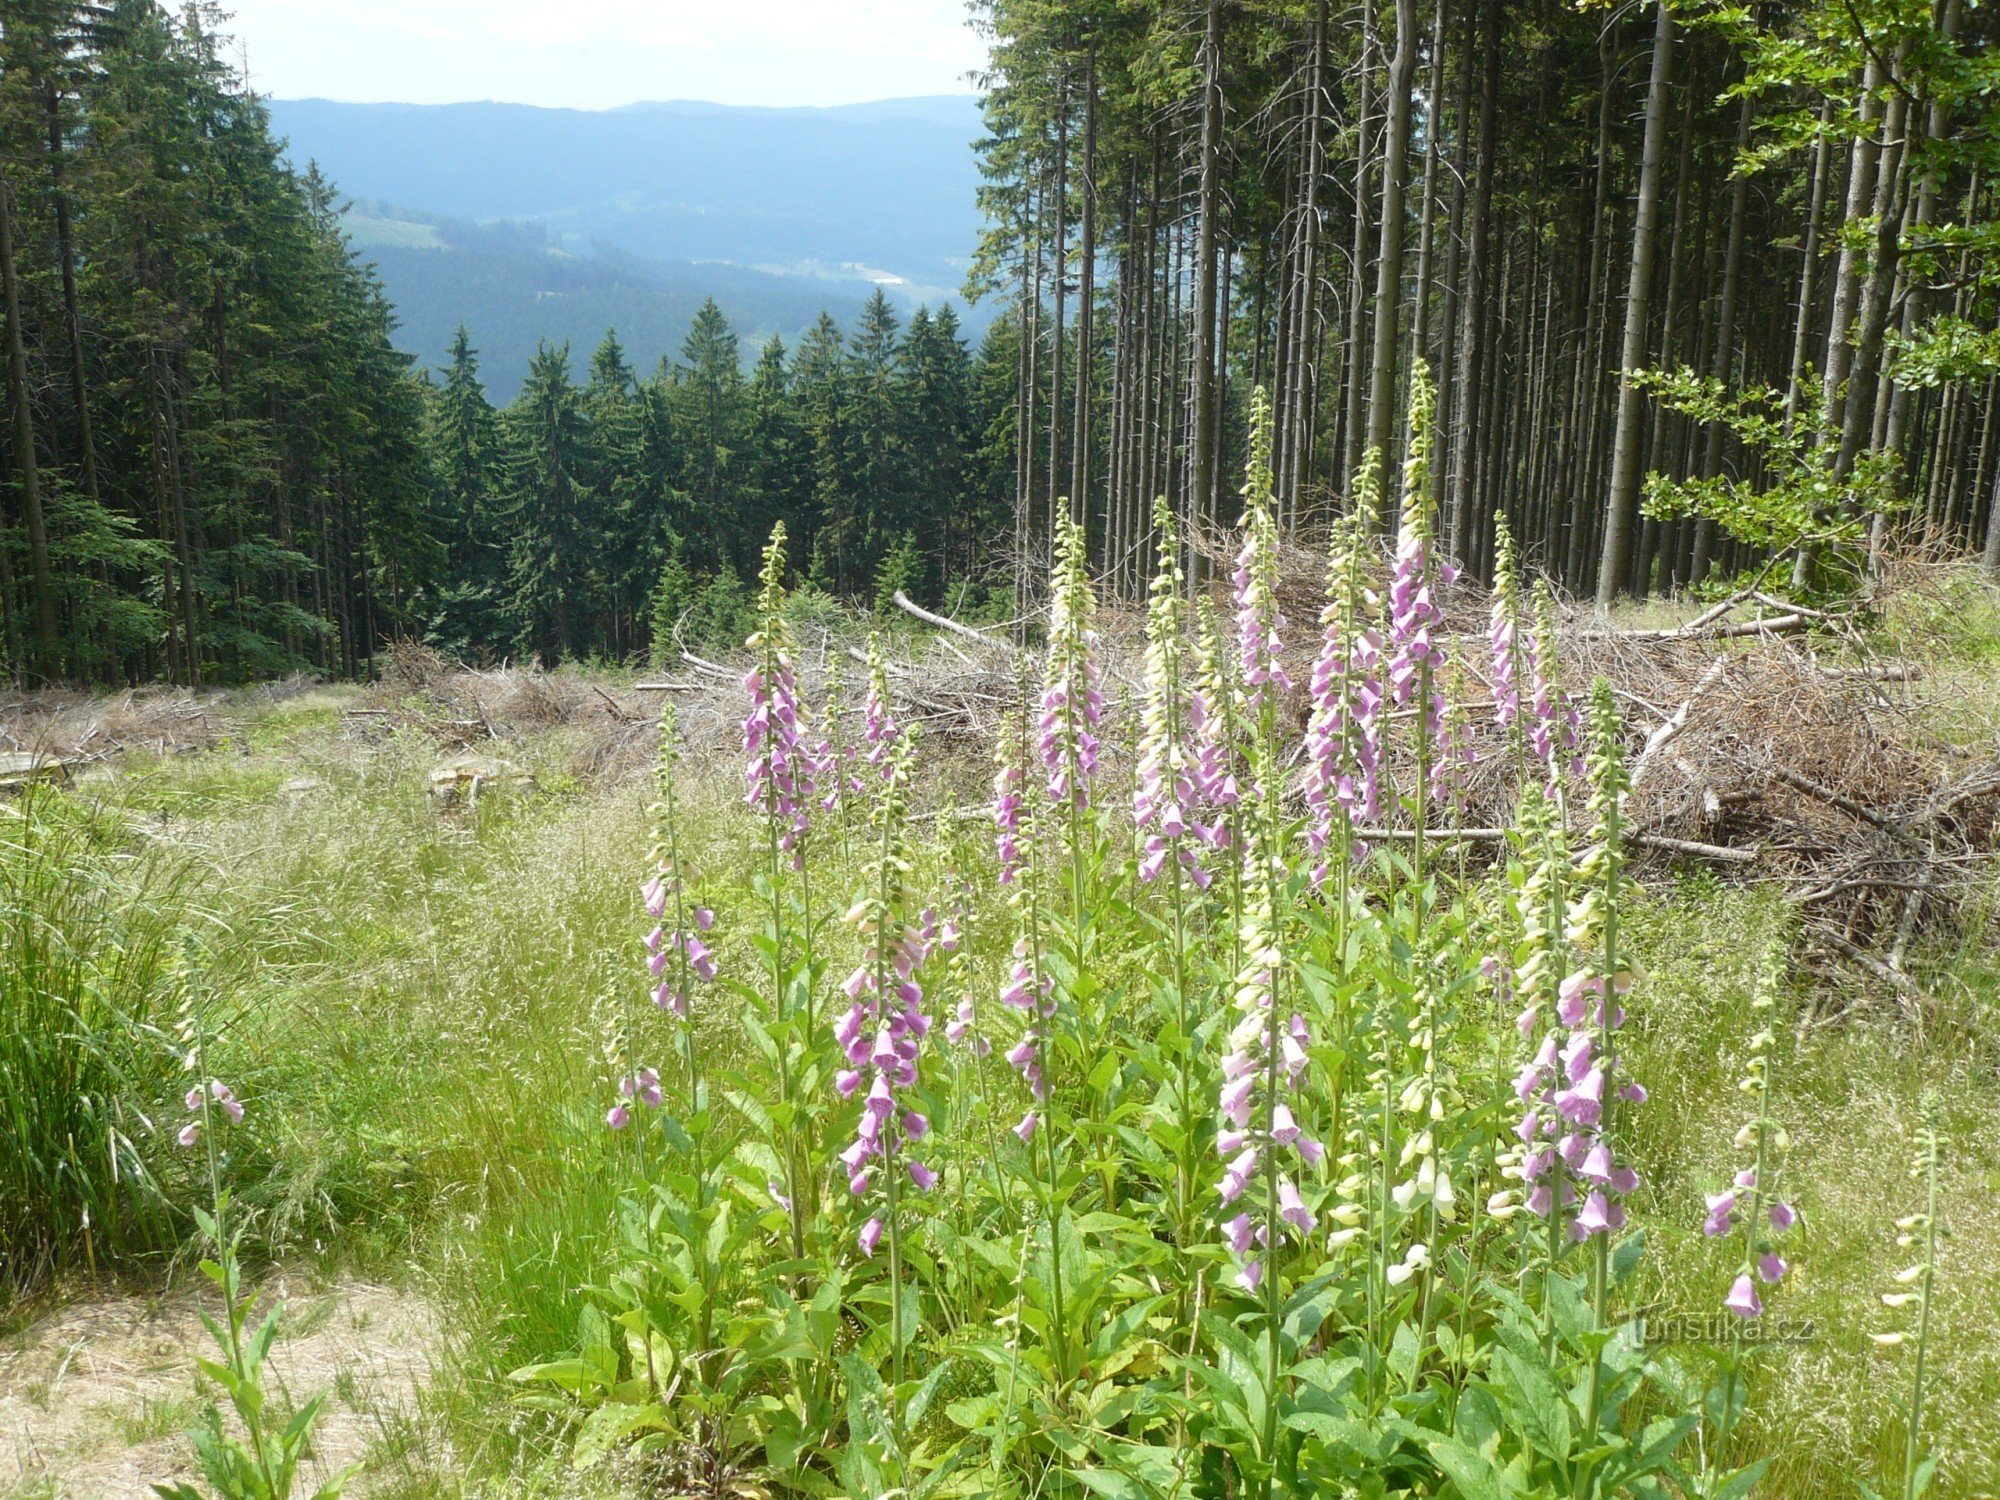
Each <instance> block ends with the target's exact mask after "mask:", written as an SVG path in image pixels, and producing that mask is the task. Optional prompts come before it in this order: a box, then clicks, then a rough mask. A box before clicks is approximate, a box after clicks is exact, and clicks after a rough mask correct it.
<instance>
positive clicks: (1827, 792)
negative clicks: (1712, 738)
mask: <svg viewBox="0 0 2000 1500" xmlns="http://www.w3.org/2000/svg"><path fill="white" fill-rule="evenodd" d="M1730 759H1731V760H1733V761H1735V762H1736V763H1737V764H1738V765H1739V766H1742V767H1743V769H1745V770H1746V771H1749V772H1750V773H1751V774H1752V775H1761V776H1768V777H1770V778H1771V780H1773V781H1776V782H1778V783H1780V784H1782V785H1784V786H1788V787H1790V788H1791V789H1792V790H1793V791H1795V792H1804V793H1805V794H1806V795H1807V796H1808V797H1816V798H1818V799H1819V800H1820V801H1821V802H1824V803H1825V804H1826V805H1827V806H1828V807H1835V808H1838V809H1839V810H1840V811H1842V812H1844V813H1846V814H1847V815H1848V816H1849V817H1850V818H1858V819H1860V820H1861V821H1862V822H1863V823H1866V824H1867V825H1868V826H1869V827H1871V828H1879V829H1881V830H1882V832H1884V833H1886V834H1888V835H1889V837H1891V838H1893V839H1898V840H1900V841H1902V842H1903V843H1905V844H1908V845H1909V846H1910V847H1911V848H1919V849H1920V848H1922V847H1923V846H1922V845H1921V844H1919V843H1918V842H1917V840H1916V838H1915V837H1914V836H1913V835H1912V834H1911V833H1910V832H1909V831H1908V830H1907V829H1905V828H1904V827H1903V826H1902V825H1901V824H1900V823H1897V822H1896V821H1895V820H1893V819H1891V818H1886V817H1884V816H1883V815H1882V814H1881V813H1878V812H1876V811H1875V809H1874V808H1872V807H1863V806H1862V805H1861V804H1860V803H1859V802H1856V801H1855V800H1854V799H1853V798H1852V797H1847V796H1843V795H1842V794H1841V793H1839V792H1836V791H1835V790H1834V789H1833V788H1832V787H1830V786H1821V785H1820V784H1819V783H1818V782H1817V781H1814V780H1813V779H1812V778H1811V777H1810V776H1802V775H1800V774H1799V773H1798V772H1797V771H1794V770H1792V769H1791V768H1790V767H1789V766H1781V765H1778V764H1776V763H1775V762H1773V763H1770V764H1767V765H1757V764H1755V763H1753V762H1751V761H1749V760H1746V759H1745V758H1744V757H1742V756H1740V755H1732V756H1730Z"/></svg>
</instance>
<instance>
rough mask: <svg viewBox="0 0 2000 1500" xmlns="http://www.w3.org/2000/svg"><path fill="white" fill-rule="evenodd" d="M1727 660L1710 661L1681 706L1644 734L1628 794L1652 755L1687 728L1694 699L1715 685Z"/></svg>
mask: <svg viewBox="0 0 2000 1500" xmlns="http://www.w3.org/2000/svg"><path fill="white" fill-rule="evenodd" d="M1729 662H1730V658H1729V657H1727V656H1718V657H1717V658H1716V659H1715V660H1714V661H1713V662H1712V663H1710V664H1709V668H1708V670H1707V671H1706V672H1704V673H1702V674H1701V680H1700V681H1699V682H1697V683H1696V684H1695V685H1694V691H1693V692H1691V693H1689V694H1688V695H1687V697H1686V698H1684V699H1682V700H1681V706H1680V707H1679V708H1677V709H1675V710H1674V711H1673V714H1672V716H1671V717H1669V718H1668V719H1667V720H1666V722H1664V723H1663V724H1661V725H1660V727H1659V728H1658V729H1655V730H1654V731H1653V732H1652V733H1651V734H1649V735H1647V736H1646V744H1645V748H1644V749H1642V750H1641V751H1640V752H1639V754H1638V758H1637V759H1635V760H1634V761H1633V762H1632V779H1631V782H1630V784H1629V786H1628V789H1627V790H1628V795H1629V794H1630V792H1636V791H1637V790H1638V789H1639V785H1640V783H1641V782H1643V781H1644V780H1645V779H1646V773H1647V772H1648V771H1649V770H1651V769H1652V767H1653V757H1654V756H1655V755H1657V754H1658V753H1659V752H1660V750H1661V749H1662V747H1664V746H1665V745H1666V744H1667V743H1668V742H1669V741H1670V740H1672V739H1673V737H1674V736H1675V735H1677V734H1679V733H1680V732H1681V731H1682V730H1683V729H1685V728H1687V721H1688V713H1689V711H1690V710H1692V709H1693V708H1694V705H1695V700H1696V699H1697V698H1699V697H1700V696H1701V695H1702V694H1703V693H1705V692H1707V691H1708V690H1709V689H1710V688H1711V687H1713V686H1714V685H1715V683H1716V681H1717V680H1718V679H1719V678H1720V677H1721V676H1722V674H1723V673H1724V672H1725V671H1727V670H1728V669H1729Z"/></svg>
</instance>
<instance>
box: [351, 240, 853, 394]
mask: <svg viewBox="0 0 2000 1500" xmlns="http://www.w3.org/2000/svg"><path fill="white" fill-rule="evenodd" d="M341 225H342V228H343V229H345V231H346V232H347V237H348V240H349V243H351V244H352V245H353V247H354V250H355V252H356V253H357V254H358V255H359V257H360V258H361V259H362V260H364V261H366V262H367V263H368V264H369V265H370V266H372V267H374V270H375V274H376V275H377V276H378V277H379V278H380V279H381V282H382V289H383V293H384V295H386V296H387V297H388V298H389V300H390V302H391V304H393V305H394V307H395V309H396V327H395V329H394V331H393V333H392V335H391V336H392V338H393V339H394V341H395V344H396V347H397V348H399V349H401V350H402V351H403V352H404V353H406V354H408V355H410V356H411V357H413V358H414V359H415V360H416V361H417V363H418V364H419V365H420V366H423V367H427V368H442V367H443V366H444V365H446V364H447V363H449V362H450V358H451V345H452V339H453V336H454V335H455V334H456V333H457V331H458V328H459V326H460V325H461V324H463V325H464V326H466V327H468V328H471V329H474V330H476V332H477V336H478V343H479V349H480V361H479V364H480V371H481V373H482V374H483V375H484V377H485V380H486V388H487V391H488V393H489V394H490V395H491V396H492V397H493V399H494V400H496V401H511V400H513V399H514V396H515V394H516V393H517V392H518V391H519V390H520V388H521V382H522V381H523V380H524V379H526V377H527V374H528V365H529V362H530V361H532V360H533V359H534V357H535V349H536V347H537V346H538V345H539V344H541V343H542V342H543V341H544V340H547V341H548V342H550V343H562V342H564V341H565V340H567V341H568V342H570V343H571V344H572V345H573V346H574V347H576V348H578V349H589V348H592V347H594V346H595V345H596V343H597V341H598V340H599V339H600V338H602V337H603V336H604V330H605V329H607V328H615V329H617V330H618V336H619V338H620V339H621V340H622V341H623V342H624V344H625V346H626V348H627V350H628V351H629V352H630V354H631V357H632V360H633V363H634V364H635V365H636V366H637V367H638V368H640V369H646V370H650V369H653V368H654V367H655V366H657V365H658V363H659V361H660V360H661V358H662V357H664V356H668V355H672V354H675V353H677V352H678V351H679V349H680V347H681V344H682V343H683V342H684V341H685V340H686V338H687V336H688V332H689V330H690V329H691V328H692V327H693V326H694V315H695V313H696V311H697V310H698V309H699V308H700V307H701V305H702V303H703V302H705V301H708V300H709V299H710V298H713V299H714V300H715V302H716V303H717V305H718V306H720V307H721V308H722V310H723V312H724V313H725V314H726V315H727V316H728V317H729V320H730V322H731V323H732V324H733V325H735V327H736V329H737V332H738V334H739V335H740V336H741V337H742V338H743V339H744V341H745V344H746V346H747V347H750V348H752V349H755V348H757V347H759V346H761V344H762V343H763V342H764V340H765V339H768V338H769V337H770V336H771V335H772V334H777V335H779V336H781V337H782V338H783V339H784V340H785V342H786V343H787V344H790V343H794V342H796V341H797V340H798V338H799V337H800V336H801V335H803V334H804V333H805V332H806V330H808V329H809V328H811V327H812V326H813V324H814V323H815V322H816V321H818V318H819V315H820V314H821V313H823V312H831V313H832V314H833V315H834V316H835V317H836V318H837V319H839V320H840V321H841V322H842V323H843V324H847V323H852V322H853V321H854V320H855V318H857V317H858V316H859V315H860V312H861V305H862V303H863V302H864V301H865V300H866V299H867V296H868V293H867V291H866V290H864V289H863V288H862V286H861V284H860V283H859V282H856V283H853V289H852V290H851V291H850V290H847V289H845V288H841V287H836V286H833V285H830V284H828V283H827V282H824V281H819V280H808V279H805V278H803V277H796V276H776V275H771V274H768V273H766V272H763V271H753V270H749V269H747V268H745V267H742V266H732V265H726V264H724V263H722V262H720V261H704V262H701V263H698V264H697V263H695V262H692V261H664V260H656V259H651V258H648V257H645V256H638V255H628V254H626V253H625V252H624V251H622V250H616V249H613V248H612V247H610V246H606V245H599V246H598V247H597V248H596V249H595V250H594V251H592V252H590V253H579V252H576V251H573V250H569V249H566V248H564V247H563V246H561V245H559V244H558V243H556V240H557V236H556V234H555V232H554V231H553V230H551V229H549V228H548V227H547V226H546V225H542V224H536V223H531V222H523V221H520V220H513V219H505V220H500V221H497V222H495V223H490V224H478V223H473V222H471V221H469V220H465V219H452V218H446V217H444V216H441V215H432V214H425V213H422V212H420V211H418V210H413V209H406V208H403V207H400V206H398V205H393V204H379V203H375V202H370V201H366V200H356V202H355V204H354V206H353V207H351V208H349V210H348V211H347V213H346V214H344V215H343V216H342V219H341Z"/></svg>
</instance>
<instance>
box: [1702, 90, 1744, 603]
mask: <svg viewBox="0 0 2000 1500" xmlns="http://www.w3.org/2000/svg"><path fill="white" fill-rule="evenodd" d="M1749 145H1750V96H1749V95H1748V94H1745V95H1744V96H1743V101H1742V104H1741V105H1740V107H1739V108H1738V110H1737V115H1736V149H1737V151H1738V152H1739V153H1740V152H1742V151H1744V150H1746V149H1747V148H1748V147H1749ZM1749 207H1750V180H1749V178H1747V177H1745V176H1743V175H1742V174H1740V173H1739V174H1737V175H1736V176H1735V177H1733V178H1732V179H1731V181H1730V186H1729V248H1728V249H1727V250H1726V251H1724V252H1723V260H1722V298H1721V301H1720V303H1719V304H1718V306H1717V307H1716V310H1715V348H1714V350H1713V352H1712V353H1711V355H1710V359H1709V367H1708V373H1709V376H1710V378H1712V379H1714V380H1719V381H1721V382H1722V383H1723V384H1724V385H1727V384H1729V381H1730V376H1731V374H1732V372H1733V371H1734V369H1735V360H1736V298H1737V292H1738V288H1740V287H1741V285H1742V282H1743V221H1744V218H1745V216H1746V215H1747V214H1748V212H1749ZM1722 433H1723V428H1722V424H1721V423H1720V422H1711V423H1709V424H1708V431H1707V433H1706V434H1705V435H1704V441H1703V444H1702V450H1701V477H1702V478H1703V479H1713V478H1714V477H1715V476H1716V475H1717V474H1719V473H1721V472H1722ZM1714 547H1715V522H1714V521H1713V520H1712V519H1710V518H1709V517H1707V516H1703V517H1702V518H1701V519H1700V520H1699V521H1697V522H1696V523H1695V529H1694V559H1693V561H1692V562H1690V563H1689V564H1688V581H1689V582H1690V583H1693V584H1697V585H1698V584H1700V582H1701V581H1702V579H1703V577H1704V576H1706V575H1707V573H1708V559H1709V554H1710V552H1712V551H1713V550H1714Z"/></svg>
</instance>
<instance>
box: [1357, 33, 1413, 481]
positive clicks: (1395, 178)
mask: <svg viewBox="0 0 2000 1500" xmlns="http://www.w3.org/2000/svg"><path fill="white" fill-rule="evenodd" d="M1416 76H1417V6H1416V0H1396V50H1395V53H1394V54H1393V55H1392V56H1391V57H1390V59H1389V73H1388V80H1387V81H1388V101H1387V102H1388V129H1387V133H1386V135H1385V137H1384V139H1383V143H1382V237H1381V243H1380V246H1379V249H1378V251H1377V254H1376V259H1375V349H1374V355H1373V358H1372V360H1371V363H1370V368H1369V372H1368V446H1369V447H1370V448H1373V449H1374V450H1375V451H1376V452H1377V453H1379V454H1381V456H1382V459H1383V461H1384V462H1385V463H1387V462H1388V461H1389V460H1390V458H1391V457H1392V455H1391V452H1390V448H1391V444H1392V441H1393V439H1394V435H1395V431H1396V423H1397V419H1398V414H1399V413H1400V411H1401V409H1402V402H1400V401H1398V400H1397V399H1396V366H1397V358H1396V355H1397V335H1398V334H1399V333H1401V332H1402V323H1403V320H1402V305H1403V184H1404V179H1405V177H1406V175H1407V173H1406V170H1405V159H1406V158H1407V157H1408V156H1409V154H1410V89H1411V86H1412V84H1413V83H1414V82H1415V80H1416Z"/></svg>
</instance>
